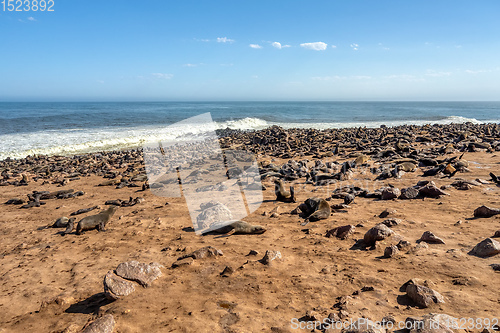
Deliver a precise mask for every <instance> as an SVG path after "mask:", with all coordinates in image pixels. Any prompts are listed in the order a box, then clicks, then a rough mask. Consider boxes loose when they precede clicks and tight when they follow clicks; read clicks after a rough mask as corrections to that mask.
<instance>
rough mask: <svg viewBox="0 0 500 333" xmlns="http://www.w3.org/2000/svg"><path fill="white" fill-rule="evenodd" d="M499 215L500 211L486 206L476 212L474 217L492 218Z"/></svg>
mask: <svg viewBox="0 0 500 333" xmlns="http://www.w3.org/2000/svg"><path fill="white" fill-rule="evenodd" d="M497 214H500V209H498V208H490V207H487V206H484V205H483V206H481V207H478V208H476V209H475V210H474V217H492V216H494V215H497Z"/></svg>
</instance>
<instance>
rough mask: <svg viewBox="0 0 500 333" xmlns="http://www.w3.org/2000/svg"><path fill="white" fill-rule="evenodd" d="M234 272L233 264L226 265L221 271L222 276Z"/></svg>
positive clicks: (227, 275)
mask: <svg viewBox="0 0 500 333" xmlns="http://www.w3.org/2000/svg"><path fill="white" fill-rule="evenodd" d="M233 273H234V269H233V268H232V267H231V266H226V267H225V268H224V270H223V271H222V272H221V273H220V276H222V277H229V276H231V274H233Z"/></svg>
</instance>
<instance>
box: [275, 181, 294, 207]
mask: <svg viewBox="0 0 500 333" xmlns="http://www.w3.org/2000/svg"><path fill="white" fill-rule="evenodd" d="M274 184H275V186H274V192H275V193H276V200H278V201H283V202H295V192H294V190H293V186H290V191H286V190H285V185H283V181H281V180H280V179H278V180H276V181H275V182H274Z"/></svg>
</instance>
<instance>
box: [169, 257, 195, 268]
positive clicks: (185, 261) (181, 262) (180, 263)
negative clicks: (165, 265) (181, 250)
mask: <svg viewBox="0 0 500 333" xmlns="http://www.w3.org/2000/svg"><path fill="white" fill-rule="evenodd" d="M193 261H194V259H193V258H191V257H188V258H184V259H181V260H177V261H174V263H172V268H177V267H181V266H188V265H191V264H192V263H193Z"/></svg>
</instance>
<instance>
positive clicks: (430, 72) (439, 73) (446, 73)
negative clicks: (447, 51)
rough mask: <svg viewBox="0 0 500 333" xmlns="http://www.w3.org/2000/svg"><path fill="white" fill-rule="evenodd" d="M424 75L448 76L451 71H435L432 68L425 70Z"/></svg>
mask: <svg viewBox="0 0 500 333" xmlns="http://www.w3.org/2000/svg"><path fill="white" fill-rule="evenodd" d="M425 75H426V76H430V77H445V76H450V75H451V72H436V71H434V70H427V71H426V73H425Z"/></svg>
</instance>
